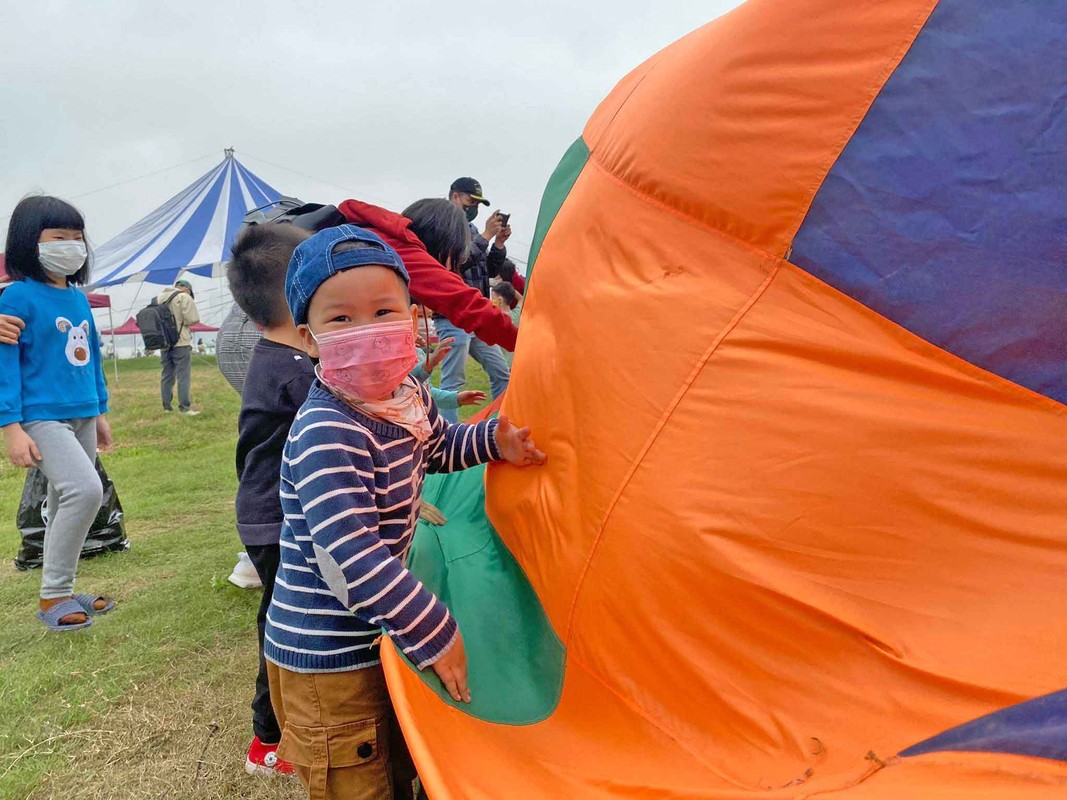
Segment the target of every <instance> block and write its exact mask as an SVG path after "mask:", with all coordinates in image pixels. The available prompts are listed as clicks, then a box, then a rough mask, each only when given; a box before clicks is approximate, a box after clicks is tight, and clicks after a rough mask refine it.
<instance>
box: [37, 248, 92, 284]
mask: <svg viewBox="0 0 1067 800" xmlns="http://www.w3.org/2000/svg"><path fill="white" fill-rule="evenodd" d="M87 256H88V252H87V251H86V249H85V242H81V241H78V240H77V239H71V240H66V241H61V242H40V243H39V244H38V245H37V257H38V258H39V259H41V266H42V267H44V268H45V269H46V270H48V271H49V272H54V273H55V274H56V275H63V276H65V277H68V278H69V277H70V276H71V275H73V274H74V273H75V272H77V271H78V270H80V269H81V268H82V267H83V266H85V259H86V257H87Z"/></svg>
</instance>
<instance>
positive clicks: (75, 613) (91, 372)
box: [0, 197, 115, 631]
mask: <svg viewBox="0 0 1067 800" xmlns="http://www.w3.org/2000/svg"><path fill="white" fill-rule="evenodd" d="M6 254H7V256H6V257H7V271H8V274H9V275H10V276H11V278H12V279H13V280H15V283H14V284H12V285H11V286H9V287H8V288H7V289H5V290H4V293H3V294H2V295H0V314H10V315H12V316H15V317H18V318H20V319H22V320H23V321H24V322H25V324H26V327H25V330H23V331H22V334H21V336H20V337H19V340H18V343H17V344H0V376H2V379H0V428H2V429H3V431H4V440H5V443H6V446H7V455H8V458H10V459H11V463H12V464H14V465H15V466H17V467H37V468H38V469H40V470H41V472H43V473H44V474H45V476H46V477H47V478H48V509H49V512H50V513H49V519H48V524H47V527H46V529H45V535H44V567H43V570H42V573H41V600H40V610H39V611H38V612H37V616H38V618H39V619H40V620H41V621H42V622H43V623H44V624H45V625H46V626H47V627H48V628H49V629H50V630H54V631H69V630H77V629H79V628H85V627H88V626H89V625H90V624H91V622H92V620H90V619H89V617H90V616H92V615H96V614H104V613H107V612H108V611H110V610H111V609H112V608H114V606H115V604H114V602H113V601H112V600H110V599H108V598H106V597H103V596H101V595H95V596H94V595H87V594H77V595H76V594H74V574H75V571H76V570H77V567H78V557H79V556H80V555H81V548H82V544H83V543H84V542H85V537H86V535H87V534H88V533H89V526H90V525H91V524H92V522H93V519H94V518H95V517H96V514H97V511H98V510H99V508H100V500H101V495H102V493H103V487H102V485H101V483H100V478H99V476H98V475H97V473H96V448H97V445H98V444H99V445H100V446H101V447H103V448H107V447H110V445H111V428H110V426H109V425H108V422H107V418H106V417H105V416H104V415H105V414H106V413H107V387H106V386H105V384H104V371H103V367H102V365H101V363H100V352H99V350H98V349H97V347H96V343H97V341H98V337H97V332H96V324H95V323H94V322H93V315H92V311H91V310H90V308H89V300H88V298H86V296H85V295H84V294H83V293H82V292H81V291H79V290H78V289H77V288H75V287H76V286H77V285H79V284H82V283H85V282H86V281H87V280H88V278H89V260H88V252H87V251H86V246H85V221H84V219H83V218H82V215H81V214H80V213H79V212H78V210H77V209H75V208H74V207H73V206H71V205H69V204H67V203H65V202H63V201H62V200H59V199H57V198H55V197H27V198H26V199H24V200H23V201H22V202H21V203H19V204H18V205H17V206H16V207H15V211H14V213H13V214H12V215H11V222H10V223H9V226H8V231H7V247H6Z"/></svg>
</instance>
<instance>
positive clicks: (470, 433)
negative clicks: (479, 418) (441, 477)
mask: <svg viewBox="0 0 1067 800" xmlns="http://www.w3.org/2000/svg"><path fill="white" fill-rule="evenodd" d="M420 391H422V392H423V403H425V405H426V408H427V414H428V415H429V420H430V427H431V429H432V431H433V433H431V434H430V438H429V440H428V441H427V442H426V469H427V471H428V472H458V471H459V470H461V469H469V468H470V467H475V466H477V465H478V464H487V463H489V462H490V461H499V460H500V459H501V458H502V456H501V455H500V448H498V447H497V444H496V435H495V434H496V426H497V421H496V420H495V419H490V420H486V421H484V422H479V423H478V424H477V425H468V424H463V425H450V424H449V423H448V421H447V420H446V419H445V418H444V417H442V416H441V415H440V414H439V413H438V411H437V404H436V402H434V401H433V400H432V399H431V395H430V393H429V391H428V390H427V389H426V387H425V386H422V387H421V388H420Z"/></svg>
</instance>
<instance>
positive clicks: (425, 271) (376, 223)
mask: <svg viewBox="0 0 1067 800" xmlns="http://www.w3.org/2000/svg"><path fill="white" fill-rule="evenodd" d="M337 210H338V211H340V212H341V213H342V214H343V215H344V217H345V219H347V220H348V221H349V222H351V223H352V224H353V225H358V226H359V227H361V228H366V229H367V230H370V231H373V232H374V233H376V234H378V236H380V237H381V238H382V240H383V241H385V243H386V244H388V245H389V246H390V247H392V248H393V249H394V250H396V251H397V253H399V254H400V258H401V259H402V260H403V262H404V267H405V268H407V271H408V274H409V275H410V276H411V286H410V290H411V297H412V300H413V301H414V302H415V303H419V304H421V305H425V306H428V307H429V308H432V309H433V310H434V311H436V312H437V313H438V314H441V315H443V316H444V317H446V318H447V319H448V320H449V321H450V322H451V323H452V324H453V325H455V326H457V327H459V328H462V329H463V330H465V331H467V332H469V333H473V334H475V335H476V336H477V337H478V338H479V339H481V340H482V341H483V342H485V343H486V344H490V345H494V344H498V345H500V346H501V347H503V348H504V349H505V350H510V351H514V349H515V337H516V336H517V335H518V329H517V328H516V327H515V325H514V323H513V322H512V321H511V319H510V318H509V317H508V316H507V315H506V314H504V313H503V312H502V311H501V310H500V309H499V308H497V307H496V306H494V305H493V304H492V302H490V300H489V299H488V298H487V297H485V296H484V295H482V293H481V292H479V291H478V290H477V289H474V288H471V287H470V286H468V285H467V284H466V283H464V282H463V278H461V277H460V276H459V275H458V274H456V273H455V272H452V271H450V269H449V267H450V266H452V265H451V264H442V263H441V262H440V261H439V260H438V259H437V258H435V255H436V256H441V257H446V258H447V257H448V254H446V253H435V254H433V255H431V253H430V252H429V251H428V250H427V248H426V245H425V244H423V242H422V240H421V239H420V238H419V237H418V236H416V235H415V232H414V231H412V230H411V220H409V219H408V218H407V217H405V216H403V215H401V214H397V213H395V212H393V211H388V210H387V209H384V208H380V207H378V206H374V205H371V204H370V203H363V202H360V201H359V200H345V202H343V203H341V205H340V206H338V207H337ZM467 246H468V247H469V240H468V243H467ZM455 255H456V258H457V259H459V260H460V261H462V259H461V258H459V257H460V256H462V255H463V254H462V253H461V252H457V253H456V254H455ZM449 260H452V259H449Z"/></svg>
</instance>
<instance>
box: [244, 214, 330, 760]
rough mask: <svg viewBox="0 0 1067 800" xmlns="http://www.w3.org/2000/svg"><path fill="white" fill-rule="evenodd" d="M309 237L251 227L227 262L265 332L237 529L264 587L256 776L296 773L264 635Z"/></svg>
mask: <svg viewBox="0 0 1067 800" xmlns="http://www.w3.org/2000/svg"><path fill="white" fill-rule="evenodd" d="M309 236H310V234H309V233H308V232H306V231H303V230H300V229H299V228H295V227H293V226H292V225H256V226H253V227H250V228H247V229H246V230H245V231H243V232H242V233H241V235H240V236H239V237H238V238H237V241H236V242H235V243H234V245H233V258H232V259H231V260H230V263H229V266H228V267H227V278H228V279H229V284H230V293H231V294H232V295H233V297H234V300H235V301H236V303H237V305H239V306H240V308H241V309H242V310H243V311H244V313H246V314H247V315H248V317H249V318H250V319H251V320H252V321H253V322H254V323H255V324H256V325H258V326H260V327H261V328H262V330H263V337H262V338H261V339H259V341H257V342H256V343H255V345H254V347H253V349H252V358H251V362H250V363H249V365H248V370H247V374H246V375H244V376H243V382H244V391H243V394H242V398H241V414H240V417H239V418H238V422H237V478H238V487H237V502H236V507H237V533H238V535H239V536H240V538H241V543H242V544H243V545H244V546H245V551H246V552H247V553H248V557H249V559H250V560H251V561H252V564H253V565H254V566H255V568H256V572H257V573H258V575H259V579H260V581H261V582H262V584H263V597H262V599H261V602H260V605H259V614H258V615H257V617H256V625H257V628H258V632H259V674H258V676H257V678H256V693H255V697H254V698H253V700H252V732H253V734H254V736H253V739H252V744H251V745H249V748H248V757H247V758H246V759H245V771H246V772H248V773H249V774H257V773H258V774H262V775H278V774H283V775H289V774H292V772H293V768H292V765H291V764H289V763H287V762H285V761H283V760H281V759H280V758H278V754H277V749H278V744H279V742H280V741H281V737H282V731H281V728H280V726H279V724H278V719H277V718H276V717H275V715H274V709H273V707H272V706H271V697H270V686H269V684H268V680H267V666H266V662H265V661H264V660H263V637H264V631H265V628H266V623H267V609H268V608H269V607H270V601H271V596H272V595H273V593H274V583H275V578H276V576H277V572H278V564H279V563H280V560H281V545H280V543H279V541H280V536H281V530H282V523H283V522H284V517H283V514H282V505H281V499H280V497H279V495H278V492H279V489H280V484H279V481H280V478H279V476H280V474H281V467H282V450H283V449H284V447H285V441H286V437H287V436H288V435H289V426H290V425H292V423H293V420H294V419H295V418H296V412H297V411H298V410H299V409H300V406H301V405H303V403H304V400H306V399H307V395H308V390H309V389H310V388H311V384H312V383H314V381H315V369H314V366H313V364H312V362H311V359H310V358H309V357H308V355H307V353H305V352H304V350H303V346H302V342H301V340H300V337H299V335H298V334H297V331H296V326H295V325H293V318H292V316H291V315H290V314H289V308H288V306H287V305H286V302H285V274H286V269H287V268H288V266H289V259H290V257H291V256H292V254H293V251H294V250H295V249H296V247H297V245H298V244H300V242H302V241H304V240H305V239H307V238H308V237H309Z"/></svg>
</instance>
